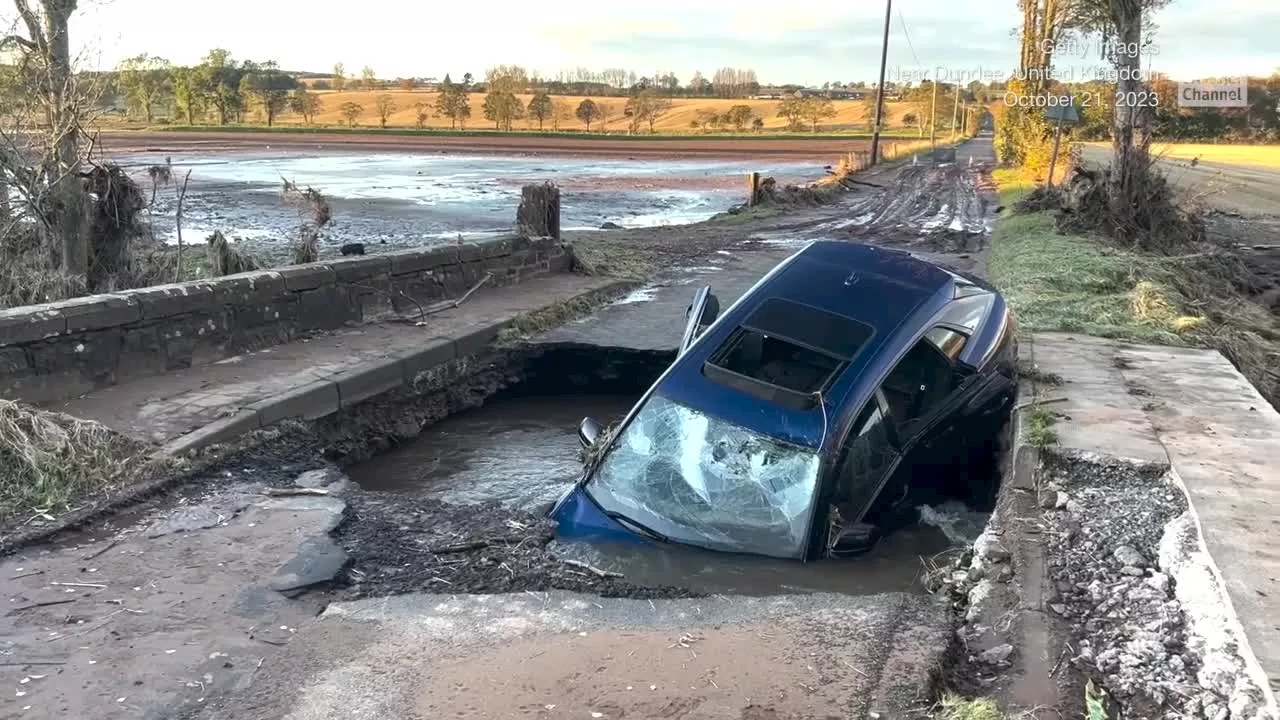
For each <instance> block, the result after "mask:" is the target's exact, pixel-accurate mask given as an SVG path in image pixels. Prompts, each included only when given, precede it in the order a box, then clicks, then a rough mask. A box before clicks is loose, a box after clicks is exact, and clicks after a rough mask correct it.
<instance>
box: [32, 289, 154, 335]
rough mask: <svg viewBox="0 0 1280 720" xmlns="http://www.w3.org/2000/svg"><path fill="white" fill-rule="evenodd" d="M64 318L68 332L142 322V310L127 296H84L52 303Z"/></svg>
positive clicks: (51, 305)
mask: <svg viewBox="0 0 1280 720" xmlns="http://www.w3.org/2000/svg"><path fill="white" fill-rule="evenodd" d="M49 308H50V309H52V310H57V311H58V312H61V313H62V315H63V317H65V318H66V319H67V332H68V333H78V332H84V331H86V330H101V329H104V328H112V327H119V326H121V325H127V324H129V323H131V322H137V321H139V320H141V319H142V308H141V306H139V305H138V302H137V301H136V300H135V299H133V298H132V297H130V296H129V295H123V294H122V295H87V296H85V297H78V298H71V299H70V300H61V301H59V302H56V303H51V304H50V305H49Z"/></svg>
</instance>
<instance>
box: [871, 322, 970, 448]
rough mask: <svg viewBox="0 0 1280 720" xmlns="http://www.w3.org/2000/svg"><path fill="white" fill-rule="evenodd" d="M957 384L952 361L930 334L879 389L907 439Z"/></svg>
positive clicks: (916, 345)
mask: <svg viewBox="0 0 1280 720" xmlns="http://www.w3.org/2000/svg"><path fill="white" fill-rule="evenodd" d="M954 387H955V375H954V373H953V371H952V365H951V362H950V361H949V360H948V359H947V356H946V355H944V354H943V351H942V350H941V349H939V348H938V347H937V346H936V345H935V344H934V343H933V341H932V340H930V339H929V338H928V337H927V336H926V337H924V338H921V339H920V341H919V342H917V343H916V344H915V346H913V347H912V348H911V350H910V351H908V352H907V354H906V355H905V356H904V357H903V358H902V359H901V360H899V361H898V364H897V365H896V366H894V368H893V370H892V371H890V372H889V375H888V376H887V377H885V379H884V382H883V383H882V384H881V385H880V389H881V390H882V391H883V392H884V395H885V399H886V400H888V402H889V417H890V419H891V420H892V422H893V424H894V428H895V429H896V430H897V432H898V436H899V437H900V438H902V439H903V440H904V441H905V440H906V439H908V438H910V437H911V436H912V435H913V434H914V433H915V431H916V429H917V427H918V424H919V421H921V420H923V419H925V418H927V417H928V416H929V414H930V412H932V411H933V409H934V408H936V407H938V406H939V405H941V404H942V402H943V401H944V400H946V398H947V396H948V395H950V394H951V391H952V390H953V389H954Z"/></svg>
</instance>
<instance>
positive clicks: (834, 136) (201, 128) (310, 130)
mask: <svg viewBox="0 0 1280 720" xmlns="http://www.w3.org/2000/svg"><path fill="white" fill-rule="evenodd" d="M108 129H110V130H120V131H122V132H131V131H147V132H179V133H180V132H226V133H242V132H251V133H287V134H319V133H324V134H332V133H339V134H351V135H388V136H393V137H509V138H573V139H582V140H623V141H629V142H646V141H649V140H856V139H870V138H871V134H870V133H868V132H865V131H849V132H820V133H810V132H794V133H779V132H769V133H755V132H743V133H707V134H690V133H670V134H667V133H656V134H653V135H621V134H612V133H610V134H604V133H587V132H581V131H578V130H565V131H558V132H552V131H539V130H512V131H509V132H506V131H500V130H491V129H485V128H476V129H471V130H451V129H448V128H425V129H422V130H418V129H416V128H403V127H393V128H379V127H368V126H357V127H345V126H340V125H333V126H315V125H312V126H299V125H277V126H274V127H267V126H266V125H252V124H244V125H151V126H148V127H145V128H131V127H119V128H114V127H113V128H108ZM880 136H881V137H882V138H894V139H903V138H915V137H916V133H915V132H914V131H903V130H890V131H886V132H883V133H881V135H880Z"/></svg>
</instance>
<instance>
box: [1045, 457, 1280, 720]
mask: <svg viewBox="0 0 1280 720" xmlns="http://www.w3.org/2000/svg"><path fill="white" fill-rule="evenodd" d="M1041 485H1042V492H1044V491H1045V490H1047V491H1050V492H1061V493H1066V494H1067V495H1069V497H1070V498H1071V501H1070V502H1069V503H1064V504H1063V506H1062V509H1060V510H1048V511H1046V515H1045V519H1046V520H1047V521H1048V522H1049V523H1050V525H1051V528H1052V530H1051V532H1049V533H1048V537H1049V543H1048V551H1049V553H1048V554H1049V566H1050V571H1049V572H1050V576H1051V577H1052V578H1054V579H1055V586H1054V589H1055V592H1054V593H1053V595H1054V597H1052V598H1050V600H1051V602H1050V603H1049V608H1050V610H1051V611H1052V612H1055V613H1057V614H1059V615H1061V616H1062V617H1063V618H1065V619H1066V620H1067V621H1068V622H1069V623H1070V627H1071V631H1072V634H1073V635H1074V638H1072V639H1071V640H1070V641H1069V643H1070V647H1072V648H1073V656H1072V657H1071V658H1070V662H1071V663H1072V664H1073V665H1074V666H1075V667H1076V668H1078V669H1079V670H1080V671H1081V672H1082V673H1083V674H1085V675H1087V676H1089V677H1092V678H1094V680H1095V681H1096V682H1099V683H1100V684H1101V685H1102V686H1103V687H1105V688H1106V689H1107V690H1108V691H1109V692H1110V694H1111V695H1112V697H1113V698H1114V699H1115V700H1116V701H1118V702H1119V703H1120V705H1121V706H1122V707H1123V708H1124V710H1125V713H1124V717H1126V718H1134V719H1137V718H1168V717H1179V716H1181V717H1188V718H1207V719H1208V720H1226V719H1235V718H1248V719H1254V718H1258V719H1261V718H1274V717H1275V716H1274V715H1270V714H1266V712H1265V708H1264V704H1263V694H1262V692H1261V689H1260V688H1259V687H1258V686H1257V685H1256V684H1255V683H1254V682H1253V680H1252V678H1251V677H1250V676H1249V674H1248V672H1247V671H1246V670H1247V667H1246V663H1245V660H1244V658H1243V657H1242V656H1241V654H1240V652H1239V647H1238V646H1236V645H1233V644H1232V643H1230V642H1224V640H1223V638H1224V637H1226V636H1229V635H1230V633H1228V632H1226V629H1231V628H1234V627H1235V621H1234V618H1229V619H1225V618H1217V619H1216V620H1217V622H1216V623H1210V622H1205V621H1203V619H1202V618H1203V616H1204V614H1205V611H1206V607H1207V608H1210V609H1215V610H1217V611H1218V612H1219V614H1221V610H1220V609H1221V608H1222V607H1226V606H1227V604H1226V603H1225V601H1224V599H1223V596H1222V594H1221V588H1218V587H1216V586H1214V587H1211V588H1210V587H1206V588H1202V589H1201V592H1200V595H1199V598H1198V599H1197V598H1190V597H1187V596H1186V594H1185V593H1182V592H1180V587H1179V586H1180V583H1181V580H1182V578H1184V577H1190V576H1191V574H1192V573H1194V572H1195V571H1194V570H1193V569H1191V568H1192V566H1195V567H1205V568H1207V567H1208V566H1207V562H1205V561H1206V559H1207V556H1203V557H1200V558H1196V557H1194V556H1193V555H1192V553H1189V552H1188V551H1187V548H1188V545H1189V544H1190V545H1194V544H1196V543H1198V541H1199V536H1198V533H1196V531H1195V529H1194V525H1189V522H1190V521H1189V517H1190V515H1189V513H1188V507H1187V502H1186V498H1185V495H1184V494H1183V492H1182V490H1181V489H1180V488H1179V487H1178V486H1177V485H1176V484H1175V483H1174V481H1173V478H1172V476H1171V475H1170V474H1168V473H1167V472H1163V471H1162V470H1159V469H1144V468H1138V467H1135V466H1132V465H1127V464H1124V463H1119V462H1116V463H1097V462H1081V461H1071V460H1063V459H1051V460H1050V461H1048V462H1047V463H1046V468H1045V472H1044V475H1043V476H1042V478H1041ZM1055 506H1056V503H1055ZM1188 528H1190V534H1188ZM1197 562H1198V563H1199V565H1197ZM1171 573H1172V575H1171ZM1206 633H1208V636H1206Z"/></svg>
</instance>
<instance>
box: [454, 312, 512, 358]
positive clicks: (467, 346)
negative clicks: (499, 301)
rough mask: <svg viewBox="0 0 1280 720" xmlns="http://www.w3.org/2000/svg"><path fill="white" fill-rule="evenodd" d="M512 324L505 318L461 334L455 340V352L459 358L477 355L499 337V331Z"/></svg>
mask: <svg viewBox="0 0 1280 720" xmlns="http://www.w3.org/2000/svg"><path fill="white" fill-rule="evenodd" d="M510 324H511V321H510V320H503V321H502V322H499V323H494V324H492V325H486V326H483V327H481V328H479V329H476V330H472V331H471V332H468V333H466V334H464V335H461V336H459V337H457V338H455V339H454V341H453V345H454V352H455V353H456V354H457V356H458V357H459V358H464V357H467V356H469V355H476V354H478V353H480V352H481V351H483V350H484V349H485V348H487V347H489V344H490V343H492V342H493V341H494V340H496V339H497V337H498V333H500V332H502V330H503V328H505V327H507V326H508V325H510Z"/></svg>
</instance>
